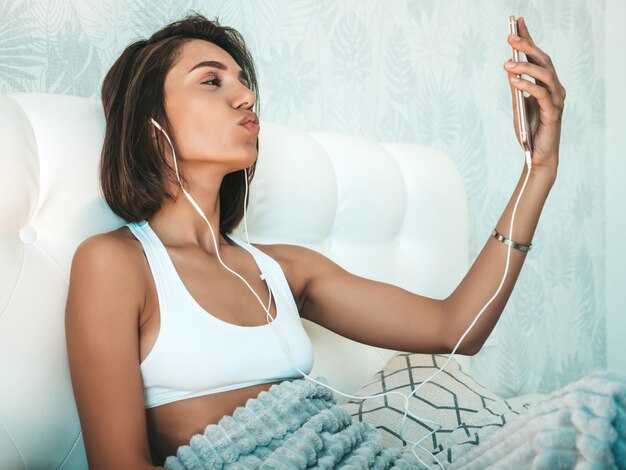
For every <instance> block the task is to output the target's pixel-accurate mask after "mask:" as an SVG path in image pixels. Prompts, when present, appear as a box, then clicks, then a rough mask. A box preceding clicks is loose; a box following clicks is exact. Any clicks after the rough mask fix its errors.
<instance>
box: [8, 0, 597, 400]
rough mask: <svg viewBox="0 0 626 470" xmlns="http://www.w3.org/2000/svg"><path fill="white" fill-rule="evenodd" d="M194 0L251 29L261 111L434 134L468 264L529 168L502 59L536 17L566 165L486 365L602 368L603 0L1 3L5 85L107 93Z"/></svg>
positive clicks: (558, 374) (505, 377)
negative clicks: (460, 212) (557, 85)
mask: <svg viewBox="0 0 626 470" xmlns="http://www.w3.org/2000/svg"><path fill="white" fill-rule="evenodd" d="M190 8H193V9H196V10H197V11H199V12H201V13H204V14H206V15H207V16H209V17H211V18H212V17H215V16H219V19H220V21H221V22H222V24H225V25H229V26H233V27H235V28H236V29H238V30H240V31H241V32H242V34H243V35H244V37H245V38H246V40H247V42H248V44H249V47H250V49H251V50H252V53H253V57H254V58H255V60H256V63H257V66H258V72H259V77H260V88H261V119H266V120H271V121H276V122H279V123H286V124H289V125H291V126H297V127H301V128H305V129H309V130H316V129H324V130H335V131H341V132H350V133H354V134H359V135H363V136H366V137H368V138H373V139H376V140H402V141H412V142H417V143H420V144H427V145H431V146H434V147H436V148H438V149H440V150H441V151H443V152H445V153H446V154H448V155H450V156H451V157H452V159H453V160H454V161H455V162H456V164H457V165H458V167H459V168H460V171H461V173H462V175H463V178H464V181H465V184H466V187H467V191H468V194H469V207H470V211H471V213H470V219H471V240H470V253H469V256H470V259H472V260H473V259H474V258H475V256H476V255H477V254H478V252H479V251H480V249H481V248H482V246H483V245H484V243H485V242H486V241H487V239H488V236H489V234H490V232H491V229H492V228H493V226H494V224H495V223H496V222H497V220H498V218H499V216H500V214H501V212H502V210H503V209H504V207H505V205H506V201H507V200H508V199H509V197H510V195H511V193H512V191H513V188H514V186H515V184H516V182H517V179H518V177H519V174H520V171H521V168H522V161H523V155H522V153H521V150H520V148H519V146H518V144H517V141H516V139H515V137H514V131H513V123H512V113H511V96H510V91H509V86H508V84H507V80H506V73H505V72H504V71H503V69H502V64H503V63H504V61H505V60H506V59H507V58H508V57H509V55H510V48H509V46H508V44H507V42H506V36H507V33H508V26H507V20H508V16H509V15H510V14H514V15H516V16H525V17H526V19H527V23H528V25H529V28H530V30H531V34H533V36H534V38H535V41H536V43H537V44H538V45H539V46H540V47H541V48H542V49H543V50H544V51H546V52H547V53H548V54H549V55H550V56H551V57H552V60H553V62H554V64H555V65H556V68H557V72H558V73H559V77H560V79H561V82H562V83H563V85H564V86H565V87H566V89H567V103H566V109H565V114H564V117H563V131H562V137H561V139H562V144H561V152H560V174H559V177H558V180H557V183H556V185H555V186H554V189H553V191H552V193H551V195H550V197H549V199H548V201H547V203H546V205H545V209H544V213H543V216H542V219H541V221H540V223H539V226H538V228H537V231H536V235H535V240H534V243H535V248H534V249H533V251H532V252H531V254H530V255H529V256H528V258H527V261H526V264H525V266H524V269H523V271H522V273H521V275H520V278H519V282H518V284H517V287H516V290H515V291H514V293H513V295H512V296H511V298H510V300H509V304H508V305H507V308H506V311H505V313H504V315H503V317H502V319H501V320H500V322H499V324H498V325H497V327H496V330H495V332H494V334H493V335H492V338H493V341H492V342H490V343H489V346H490V348H491V351H493V350H494V348H495V349H496V350H497V351H498V354H490V355H489V357H491V358H492V359H491V360H488V359H487V355H484V354H479V355H477V356H476V357H474V358H473V360H472V363H473V364H472V365H473V367H474V370H476V371H477V373H478V374H479V375H480V376H481V378H482V380H483V381H484V382H486V383H485V384H486V385H488V386H490V387H491V388H493V389H494V390H495V391H496V392H498V393H500V394H502V395H505V396H508V395H516V394H521V393H526V392H532V391H539V392H547V391H551V390H553V389H555V388H557V387H559V386H561V385H564V384H565V383H568V382H571V381H572V380H574V379H576V378H577V377H579V376H581V375H584V374H585V373H587V372H590V371H592V370H594V369H598V368H604V367H605V366H606V364H607V355H606V352H607V340H606V337H607V333H606V312H605V304H606V296H605V290H604V285H605V236H604V231H605V229H606V227H607V221H606V216H605V160H606V156H605V121H606V116H605V106H606V103H605V101H606V93H605V64H604V57H605V54H604V46H605V45H604V26H605V11H604V10H605V1H603V0H600V1H597V0H549V1H546V0H524V1H513V0H508V1H507V0H480V1H471V2H470V1H461V0H449V1H445V0H444V1H442V0H439V1H434V0H430V1H426V0H420V1H417V0H415V1H408V0H405V1H389V0H382V1H379V0H376V1H363V0H359V1H331V0H300V1H287V0H275V1H252V0H249V1H243V0H227V1H226V0H224V1H204V2H200V1H194V0H188V1H181V2H165V1H159V0H128V1H122V0H119V1H115V0H85V1H79V0H74V1H67V0H65V1H64V0H50V1H40V0H37V1H14V2H11V1H8V2H7V1H3V0H0V92H3V93H7V92H14V91H48V92H56V93H67V94H75V95H81V96H87V97H93V98H97V97H98V96H99V87H100V83H101V80H102V78H103V76H104V74H105V73H106V71H107V69H108V67H110V65H111V64H112V62H113V61H114V60H115V58H116V57H117V56H118V55H119V54H120V52H121V51H122V49H123V48H124V47H125V46H126V45H127V44H128V43H129V42H131V41H133V40H135V39H137V38H139V37H145V36H147V35H149V34H151V33H152V32H153V31H154V30H156V29H158V28H159V27H161V26H162V25H163V24H164V23H166V22H168V21H170V20H173V19H178V18H179V17H181V16H182V15H183V14H184V13H186V12H187V11H188V10H189V9H190Z"/></svg>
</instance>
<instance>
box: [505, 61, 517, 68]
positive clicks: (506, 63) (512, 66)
mask: <svg viewBox="0 0 626 470" xmlns="http://www.w3.org/2000/svg"><path fill="white" fill-rule="evenodd" d="M515 65H516V64H515V62H505V64H504V66H505V67H506V68H507V69H512V68H515Z"/></svg>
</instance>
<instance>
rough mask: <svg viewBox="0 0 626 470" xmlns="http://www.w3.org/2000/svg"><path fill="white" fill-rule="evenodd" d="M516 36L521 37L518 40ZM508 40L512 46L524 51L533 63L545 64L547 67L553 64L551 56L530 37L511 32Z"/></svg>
mask: <svg viewBox="0 0 626 470" xmlns="http://www.w3.org/2000/svg"><path fill="white" fill-rule="evenodd" d="M515 37H517V38H519V39H517V40H516V39H514V38H515ZM508 41H509V44H510V45H511V47H513V48H515V49H517V50H518V51H521V52H523V53H524V54H525V55H526V59H527V60H528V62H530V63H531V64H537V65H543V66H545V67H550V66H551V65H552V59H550V56H549V55H548V54H546V53H545V52H543V51H542V50H541V49H539V48H538V47H537V46H536V45H535V44H534V43H533V42H532V41H531V40H530V39H529V38H525V37H522V36H514V35H513V34H509V37H508Z"/></svg>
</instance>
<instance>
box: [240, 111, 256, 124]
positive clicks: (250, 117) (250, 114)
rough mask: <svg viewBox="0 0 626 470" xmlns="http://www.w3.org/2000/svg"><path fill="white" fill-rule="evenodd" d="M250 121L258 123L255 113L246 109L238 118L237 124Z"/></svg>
mask: <svg viewBox="0 0 626 470" xmlns="http://www.w3.org/2000/svg"><path fill="white" fill-rule="evenodd" d="M251 121H252V122H254V123H255V124H258V123H259V118H258V117H257V115H256V113H253V112H252V111H248V112H246V114H245V116H244V117H243V118H241V119H240V120H239V124H241V125H243V124H246V123H248V122H251Z"/></svg>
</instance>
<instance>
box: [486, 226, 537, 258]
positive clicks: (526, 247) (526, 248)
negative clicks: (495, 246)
mask: <svg viewBox="0 0 626 470" xmlns="http://www.w3.org/2000/svg"><path fill="white" fill-rule="evenodd" d="M491 236H492V237H494V238H495V239H496V240H499V241H501V242H502V243H504V244H505V245H507V246H511V247H512V248H515V249H516V250H519V251H523V252H524V253H527V252H529V251H530V249H531V248H532V247H533V244H532V243H531V244H530V245H522V244H521V243H517V242H514V241H513V240H511V239H509V238H506V237H505V236H504V235H502V234H501V233H500V232H498V231H497V230H496V229H495V228H494V229H493V232H491Z"/></svg>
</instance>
